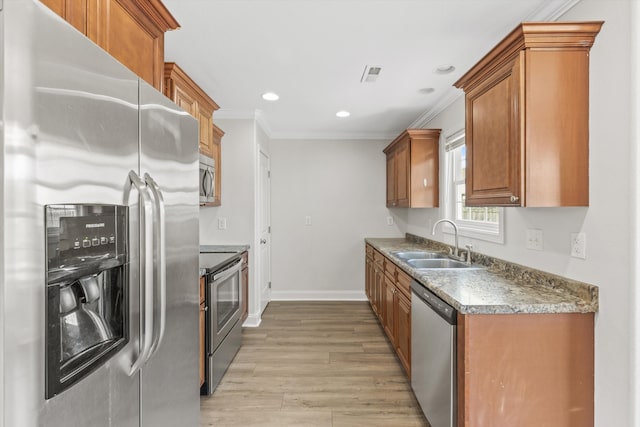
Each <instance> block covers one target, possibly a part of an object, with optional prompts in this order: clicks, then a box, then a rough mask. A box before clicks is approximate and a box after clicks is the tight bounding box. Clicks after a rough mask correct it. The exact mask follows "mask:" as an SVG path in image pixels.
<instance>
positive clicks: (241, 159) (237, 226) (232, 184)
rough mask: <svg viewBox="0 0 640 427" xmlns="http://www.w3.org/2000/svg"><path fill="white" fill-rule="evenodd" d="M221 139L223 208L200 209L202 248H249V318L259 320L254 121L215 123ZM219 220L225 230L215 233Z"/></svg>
mask: <svg viewBox="0 0 640 427" xmlns="http://www.w3.org/2000/svg"><path fill="white" fill-rule="evenodd" d="M216 125H217V126H219V127H220V128H221V129H222V130H223V131H224V132H225V135H224V137H223V138H222V155H221V157H222V161H221V164H222V177H221V179H222V182H221V184H222V193H221V199H222V205H221V206H215V207H204V208H200V244H201V245H245V244H248V245H251V248H250V249H249V294H250V298H249V316H250V317H251V318H252V319H255V318H256V316H257V317H258V318H259V304H256V296H255V292H254V290H255V288H256V286H255V277H256V276H255V274H254V273H255V272H256V271H257V263H256V256H255V252H254V248H255V244H254V239H255V225H254V222H255V216H254V211H255V191H256V167H255V165H256V143H257V142H256V124H255V120H254V119H216ZM218 218H226V219H227V229H226V230H220V229H218Z"/></svg>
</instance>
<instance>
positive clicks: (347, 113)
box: [336, 110, 351, 118]
mask: <svg viewBox="0 0 640 427" xmlns="http://www.w3.org/2000/svg"><path fill="white" fill-rule="evenodd" d="M350 115H351V113H350V112H348V111H344V110H342V111H338V112H337V113H336V116H337V117H340V118H345V117H349V116H350Z"/></svg>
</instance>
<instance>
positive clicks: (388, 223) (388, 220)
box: [387, 216, 393, 225]
mask: <svg viewBox="0 0 640 427" xmlns="http://www.w3.org/2000/svg"><path fill="white" fill-rule="evenodd" d="M387 225H393V217H392V216H388V217H387Z"/></svg>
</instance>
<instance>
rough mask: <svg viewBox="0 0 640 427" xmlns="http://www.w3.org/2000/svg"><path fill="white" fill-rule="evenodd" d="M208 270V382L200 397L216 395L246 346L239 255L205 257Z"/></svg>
mask: <svg viewBox="0 0 640 427" xmlns="http://www.w3.org/2000/svg"><path fill="white" fill-rule="evenodd" d="M200 267H201V268H205V269H206V270H207V274H206V291H205V305H206V306H207V312H206V315H205V336H206V339H205V341H206V343H205V348H206V358H207V360H206V363H205V381H204V384H203V385H202V387H201V389H200V394H204V395H209V394H212V393H213V391H214V390H215V388H216V387H217V385H218V383H220V380H221V379H222V376H223V375H224V373H225V372H226V371H227V368H228V367H229V365H230V364H231V361H232V360H233V358H234V357H235V355H236V353H237V352H238V350H239V349H240V345H241V344H242V324H241V322H240V308H241V298H242V290H241V287H240V286H241V268H242V259H241V257H240V254H239V253H237V254H236V253H201V254H200Z"/></svg>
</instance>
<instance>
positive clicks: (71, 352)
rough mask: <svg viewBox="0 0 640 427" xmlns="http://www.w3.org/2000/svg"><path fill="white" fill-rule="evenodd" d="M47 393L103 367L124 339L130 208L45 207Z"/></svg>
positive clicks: (126, 312) (127, 287) (58, 391)
mask: <svg viewBox="0 0 640 427" xmlns="http://www.w3.org/2000/svg"><path fill="white" fill-rule="evenodd" d="M45 220H46V229H47V236H46V247H47V278H46V296H47V300H46V301H47V302H46V307H45V311H46V321H47V327H46V337H45V341H46V356H45V359H46V398H47V399H49V398H51V397H53V396H55V395H56V394H59V393H61V392H62V391H64V390H65V389H67V388H69V387H70V386H72V385H73V384H75V383H76V382H78V381H79V380H81V379H82V378H84V377H85V376H87V375H89V374H90V373H91V372H93V371H94V370H96V369H97V368H99V367H100V366H102V365H103V364H104V363H105V362H106V361H107V360H108V359H109V358H110V357H111V356H112V355H113V354H115V353H116V352H117V351H119V350H120V349H121V348H122V347H124V346H125V345H126V343H127V341H128V338H129V337H128V335H129V334H128V320H129V300H128V291H129V286H128V277H129V274H128V261H129V258H128V236H127V226H128V209H127V207H125V206H119V205H78V204H68V205H48V206H46V207H45Z"/></svg>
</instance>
